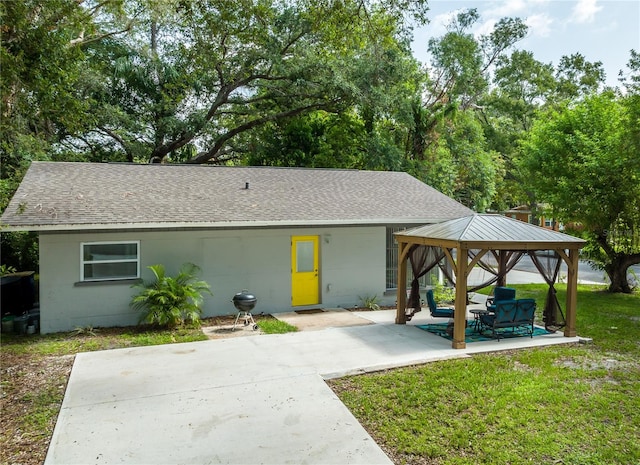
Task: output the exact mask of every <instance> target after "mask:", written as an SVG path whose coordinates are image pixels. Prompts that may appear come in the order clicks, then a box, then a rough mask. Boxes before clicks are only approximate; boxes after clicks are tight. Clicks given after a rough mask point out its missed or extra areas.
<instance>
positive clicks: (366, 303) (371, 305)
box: [358, 295, 380, 310]
mask: <svg viewBox="0 0 640 465" xmlns="http://www.w3.org/2000/svg"><path fill="white" fill-rule="evenodd" d="M358 298H359V299H360V306H361V307H363V308H368V309H369V310H380V304H379V303H378V296H377V295H374V296H370V295H365V296H364V297H360V296H358Z"/></svg>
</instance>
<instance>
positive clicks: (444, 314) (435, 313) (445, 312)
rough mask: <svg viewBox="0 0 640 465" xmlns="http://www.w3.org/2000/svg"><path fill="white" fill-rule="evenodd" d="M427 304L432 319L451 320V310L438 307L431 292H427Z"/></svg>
mask: <svg viewBox="0 0 640 465" xmlns="http://www.w3.org/2000/svg"><path fill="white" fill-rule="evenodd" d="M427 304H428V305H429V312H431V316H432V317H434V318H453V308H450V307H440V308H438V305H437V304H436V299H434V297H433V290H431V289H429V290H428V291H427Z"/></svg>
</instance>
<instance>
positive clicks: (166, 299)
mask: <svg viewBox="0 0 640 465" xmlns="http://www.w3.org/2000/svg"><path fill="white" fill-rule="evenodd" d="M148 268H149V269H150V270H151V271H152V272H153V274H154V275H155V280H153V281H151V282H146V283H141V284H136V285H134V287H137V288H139V289H141V291H140V293H139V294H138V295H136V296H134V297H133V299H132V301H131V306H132V308H133V309H134V310H137V311H140V312H141V316H140V322H141V323H142V322H144V323H148V324H152V325H157V326H160V327H169V328H173V327H176V326H178V325H181V324H184V323H185V322H186V323H193V324H196V325H198V324H199V323H200V316H201V314H202V309H201V304H202V301H203V296H202V293H203V292H207V293H209V294H210V293H211V291H210V287H209V284H207V283H206V282H204V281H198V280H197V278H196V273H197V272H198V271H199V268H198V267H197V266H196V265H194V264H192V263H185V264H184V265H183V266H182V268H181V269H180V271H179V273H178V274H177V276H176V277H170V276H167V275H166V274H165V269H164V266H162V265H152V266H149V267H148Z"/></svg>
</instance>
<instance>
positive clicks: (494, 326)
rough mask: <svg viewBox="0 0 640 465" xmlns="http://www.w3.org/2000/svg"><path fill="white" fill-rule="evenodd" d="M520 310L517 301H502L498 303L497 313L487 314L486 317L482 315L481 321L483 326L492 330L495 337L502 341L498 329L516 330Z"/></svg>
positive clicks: (496, 305) (496, 306)
mask: <svg viewBox="0 0 640 465" xmlns="http://www.w3.org/2000/svg"><path fill="white" fill-rule="evenodd" d="M517 310H518V301H516V300H501V301H498V302H496V304H495V311H494V312H493V313H487V314H486V315H480V321H481V323H482V325H483V326H484V327H485V328H487V329H491V334H492V336H493V337H495V338H497V339H498V341H499V340H500V331H496V330H498V329H503V328H512V329H515V326H517V325H515V324H514V322H515V318H516V312H517Z"/></svg>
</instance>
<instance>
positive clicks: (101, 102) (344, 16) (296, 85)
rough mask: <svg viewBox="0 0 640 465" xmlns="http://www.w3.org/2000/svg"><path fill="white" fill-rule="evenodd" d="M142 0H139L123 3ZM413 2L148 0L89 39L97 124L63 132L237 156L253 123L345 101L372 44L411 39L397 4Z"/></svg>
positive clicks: (118, 143) (193, 156) (183, 153)
mask: <svg viewBox="0 0 640 465" xmlns="http://www.w3.org/2000/svg"><path fill="white" fill-rule="evenodd" d="M137 1H139V3H140V4H143V3H145V2H144V1H143V0H129V1H128V2H127V3H128V4H131V5H135V4H136V3H137ZM411 4H413V5H414V6H417V8H418V10H417V11H416V12H417V13H418V14H419V13H420V8H421V7H420V5H421V4H424V2H406V1H397V0H387V1H384V2H368V1H364V0H360V1H344V2H333V1H331V2H313V1H304V0H299V1H294V2H289V1H279V0H260V1H250V0H242V1H228V0H168V1H166V2H161V3H152V4H150V5H147V6H146V7H145V8H142V9H140V12H139V14H138V16H137V18H136V22H135V23H134V24H133V25H132V27H131V32H130V33H129V34H127V35H125V36H118V37H109V38H108V39H105V40H102V41H100V42H99V43H96V44H95V45H90V46H88V47H87V53H90V54H92V56H93V57H94V59H93V60H92V62H93V63H95V67H94V70H95V72H96V75H97V76H102V78H98V79H96V85H95V86H93V87H88V88H87V89H86V93H87V95H91V96H95V98H94V100H95V102H96V111H95V114H96V115H97V116H96V120H97V124H96V126H95V128H93V129H92V130H91V131H87V132H86V133H85V134H83V135H82V137H79V138H72V139H69V140H67V142H68V143H69V144H74V146H76V147H77V146H79V145H82V144H85V147H86V149H88V150H96V148H98V147H104V146H105V145H106V146H108V147H109V150H110V151H112V152H113V153H116V152H119V153H125V154H126V156H127V158H128V159H130V160H137V161H143V160H144V161H146V160H148V159H157V160H172V161H181V162H186V163H224V162H228V161H230V160H237V159H238V158H239V157H240V156H241V154H242V152H243V149H244V147H242V143H243V142H246V138H245V136H246V134H248V133H250V132H251V131H253V130H255V129H256V128H260V127H261V126H263V125H266V124H270V123H273V122H277V121H282V120H286V119H289V118H292V117H295V116H298V115H302V114H306V113H310V112H313V111H318V110H324V111H327V112H339V111H342V110H344V109H347V108H349V107H350V105H352V104H353V102H354V101H355V100H357V98H358V97H359V96H361V95H362V93H363V89H362V88H360V87H358V85H357V83H356V81H357V77H358V76H359V75H360V73H361V70H362V69H363V63H367V62H369V61H370V56H369V50H370V49H372V48H375V45H380V47H381V48H382V49H384V48H385V45H386V43H390V42H394V41H398V42H404V43H405V48H407V49H408V41H407V40H406V36H405V34H406V33H407V30H406V28H405V26H404V24H403V23H402V22H401V21H404V19H403V18H404V16H403V15H404V14H405V13H406V11H402V10H401V8H403V7H408V6H409V5H411ZM387 48H388V47H387ZM378 76H379V77H380V82H378V83H376V85H379V86H384V85H385V83H386V82H387V80H386V78H385V76H384V75H383V74H379V75H378ZM144 154H146V157H145V158H146V160H145V158H142V155H144Z"/></svg>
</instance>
